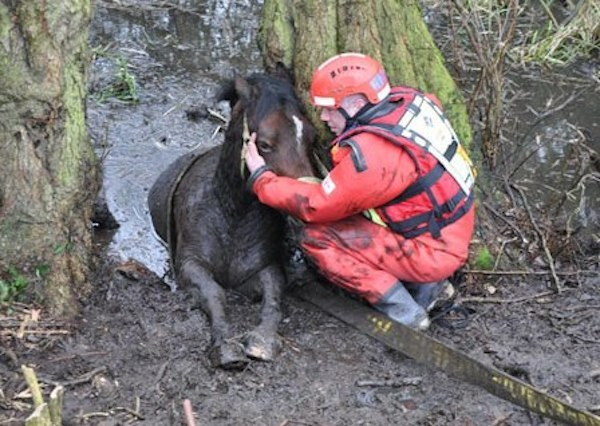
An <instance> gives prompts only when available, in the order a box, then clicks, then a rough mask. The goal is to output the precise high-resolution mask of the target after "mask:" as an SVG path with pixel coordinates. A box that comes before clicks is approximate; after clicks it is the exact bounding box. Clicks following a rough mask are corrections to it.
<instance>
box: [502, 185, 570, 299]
mask: <svg viewBox="0 0 600 426" xmlns="http://www.w3.org/2000/svg"><path fill="white" fill-rule="evenodd" d="M512 187H513V188H515V189H516V190H517V192H518V193H519V195H520V196H521V199H522V200H523V205H524V206H525V210H526V211H527V215H528V216H529V220H530V222H531V225H532V226H533V228H534V229H535V232H536V233H537V234H538V236H539V237H540V239H541V240H542V248H543V250H544V253H545V254H546V258H547V259H548V266H550V270H551V271H552V278H553V279H554V291H555V292H556V293H559V294H560V292H561V291H562V288H561V285H560V279H559V278H558V275H556V269H555V267H554V258H553V257H552V254H551V253H550V249H549V248H548V243H547V242H546V238H545V237H544V234H543V233H542V230H541V229H540V227H539V226H538V224H537V222H536V221H535V219H534V218H533V213H532V212H531V209H530V208H529V203H528V202H527V197H525V193H524V192H523V189H522V188H521V187H519V186H517V185H515V184H512Z"/></svg>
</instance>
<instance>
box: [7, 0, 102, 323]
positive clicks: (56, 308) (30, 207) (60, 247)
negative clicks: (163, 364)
mask: <svg viewBox="0 0 600 426" xmlns="http://www.w3.org/2000/svg"><path fill="white" fill-rule="evenodd" d="M91 14H92V4H91V0H61V1H49V0H1V1H0V75H1V76H2V78H1V79H0V159H1V161H2V165H1V167H0V274H2V273H3V272H4V271H6V270H7V268H9V267H14V268H16V269H17V270H19V271H22V272H24V273H25V275H26V276H29V277H30V278H33V277H35V275H37V280H38V282H40V283H41V284H42V286H41V293H42V296H44V297H45V300H46V302H47V305H48V307H49V308H50V309H51V311H52V312H54V313H56V314H65V315H72V314H74V313H76V312H77V305H78V304H77V299H78V297H77V296H79V295H85V294H86V293H87V292H88V290H89V284H88V281H87V279H88V274H89V271H90V259H91V257H90V252H91V215H92V209H93V201H94V200H95V197H96V194H97V182H98V163H97V159H96V156H95V154H94V151H93V148H92V146H91V143H90V140H89V137H88V135H87V130H86V127H85V94H86V77H87V75H86V70H87V65H88V45H87V38H88V28H89V24H90V20H91ZM36 271H37V274H36ZM40 271H42V272H46V273H43V274H40Z"/></svg>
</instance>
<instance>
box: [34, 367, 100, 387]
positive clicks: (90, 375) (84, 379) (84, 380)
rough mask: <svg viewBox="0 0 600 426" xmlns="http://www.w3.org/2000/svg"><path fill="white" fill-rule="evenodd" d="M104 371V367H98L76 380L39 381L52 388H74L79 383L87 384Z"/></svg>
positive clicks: (42, 379)
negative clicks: (52, 386)
mask: <svg viewBox="0 0 600 426" xmlns="http://www.w3.org/2000/svg"><path fill="white" fill-rule="evenodd" d="M104 371H106V367H98V368H96V369H94V370H92V371H90V372H89V373H85V374H83V375H81V376H79V377H78V378H76V379H73V380H67V381H65V382H57V381H56V380H50V379H45V378H43V377H40V381H42V382H44V383H48V384H50V385H54V386H63V387H67V386H75V385H80V384H81V383H87V382H89V381H90V380H92V379H93V378H94V376H95V375H96V374H98V373H102V372H104Z"/></svg>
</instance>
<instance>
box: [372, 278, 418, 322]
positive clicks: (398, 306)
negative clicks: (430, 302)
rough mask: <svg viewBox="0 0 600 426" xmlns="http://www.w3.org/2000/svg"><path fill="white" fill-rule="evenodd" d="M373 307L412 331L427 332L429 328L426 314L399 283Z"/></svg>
mask: <svg viewBox="0 0 600 426" xmlns="http://www.w3.org/2000/svg"><path fill="white" fill-rule="evenodd" d="M373 307H374V308H375V309H377V310H378V311H379V312H382V313H384V314H386V315H387V316H388V317H389V318H390V319H391V320H393V321H396V322H398V323H400V324H404V325H406V326H408V327H410V328H412V329H414V330H427V328H428V327H429V317H428V316H427V312H425V309H423V308H422V307H421V306H420V305H419V304H418V303H417V302H415V300H414V299H413V298H412V296H411V295H410V293H409V292H408V291H407V290H406V288H404V286H403V285H402V284H401V283H399V282H398V283H396V284H395V285H394V286H393V287H392V288H391V289H390V290H389V291H388V292H387V293H386V294H385V295H384V296H383V297H382V298H381V300H379V302H377V303H375V304H374V305H373Z"/></svg>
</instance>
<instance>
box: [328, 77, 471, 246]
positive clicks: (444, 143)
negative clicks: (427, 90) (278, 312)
mask: <svg viewBox="0 0 600 426" xmlns="http://www.w3.org/2000/svg"><path fill="white" fill-rule="evenodd" d="M355 120H356V121H355V126H354V127H353V128H351V129H349V130H346V131H345V132H343V133H342V134H341V135H339V136H338V137H337V138H336V139H335V140H334V141H333V142H332V144H333V145H335V144H339V145H340V146H350V147H351V148H352V150H353V151H354V152H353V157H352V158H353V160H354V163H355V167H356V168H357V170H358V171H360V170H359V167H362V166H363V165H362V164H361V161H360V157H361V154H360V153H359V152H356V149H360V148H358V145H357V144H353V143H352V142H353V141H352V140H351V137H352V136H354V135H356V134H359V133H371V134H374V135H377V136H380V137H382V138H384V139H386V140H388V141H389V142H391V144H390V147H393V148H394V149H403V150H404V151H405V152H406V153H407V154H408V155H409V156H410V158H411V159H412V160H413V161H414V163H415V167H416V170H417V173H418V176H419V177H418V178H417V180H416V181H415V182H414V183H412V184H411V185H410V186H409V187H408V188H407V189H406V190H405V191H403V192H402V193H401V194H398V195H397V196H396V197H395V198H394V199H392V200H391V201H389V202H387V203H386V204H384V205H382V206H379V207H377V208H376V209H374V210H375V212H376V214H374V212H373V211H372V210H371V211H369V212H365V215H366V216H367V217H369V218H370V219H372V220H373V221H375V222H378V223H381V221H383V222H384V223H385V225H386V226H388V227H389V228H390V229H391V230H393V231H394V232H396V233H398V234H401V235H402V236H404V237H405V238H414V237H417V236H419V235H422V234H424V233H427V232H429V233H431V235H432V236H433V237H434V238H440V236H441V234H440V230H441V229H442V228H444V227H445V226H448V225H450V224H452V223H454V222H456V221H457V220H458V219H460V218H461V217H463V216H464V215H465V214H466V213H467V212H468V211H469V210H470V209H471V208H472V206H473V200H474V195H473V185H474V178H475V172H474V170H473V167H472V163H471V161H470V160H469V158H468V156H467V154H466V152H465V150H464V148H463V147H462V146H461V145H460V143H459V141H458V138H457V136H456V134H455V133H454V130H452V127H451V126H450V123H449V122H448V120H447V118H446V117H445V115H444V114H443V112H442V111H441V109H440V108H439V106H438V105H437V102H436V100H434V99H433V98H430V97H429V96H428V95H425V94H423V93H421V92H419V91H417V90H414V89H411V88H406V87H395V88H393V89H392V91H391V94H390V95H389V96H388V97H387V98H386V99H385V100H383V101H382V102H380V103H378V104H376V105H374V106H373V107H371V108H369V109H368V110H367V111H365V112H364V113H359V116H358V117H356V118H355ZM377 215H378V216H379V218H374V217H373V216H377ZM375 219H376V220H375Z"/></svg>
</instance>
